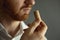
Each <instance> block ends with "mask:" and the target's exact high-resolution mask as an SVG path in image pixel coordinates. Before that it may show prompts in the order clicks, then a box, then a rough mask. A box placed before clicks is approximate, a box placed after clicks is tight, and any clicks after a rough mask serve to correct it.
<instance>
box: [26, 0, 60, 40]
mask: <svg viewBox="0 0 60 40" xmlns="http://www.w3.org/2000/svg"><path fill="white" fill-rule="evenodd" d="M59 2H60V0H36V4H35V6H34V7H33V9H32V10H31V13H30V17H29V19H28V20H27V21H28V22H27V21H26V23H30V22H32V21H33V20H34V16H33V11H34V10H36V9H38V10H40V13H41V17H42V19H43V20H44V21H45V22H46V24H47V25H48V28H49V29H48V31H47V34H46V37H47V39H48V40H60V3H59Z"/></svg>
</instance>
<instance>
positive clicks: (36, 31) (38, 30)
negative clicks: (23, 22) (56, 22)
mask: <svg viewBox="0 0 60 40" xmlns="http://www.w3.org/2000/svg"><path fill="white" fill-rule="evenodd" d="M34 16H35V20H34V22H32V23H31V24H29V28H28V29H26V30H24V31H25V32H24V34H23V36H22V38H21V40H47V39H46V37H45V33H46V31H47V25H46V24H45V23H44V21H43V20H42V19H41V17H40V14H39V11H38V10H37V11H35V12H34Z"/></svg>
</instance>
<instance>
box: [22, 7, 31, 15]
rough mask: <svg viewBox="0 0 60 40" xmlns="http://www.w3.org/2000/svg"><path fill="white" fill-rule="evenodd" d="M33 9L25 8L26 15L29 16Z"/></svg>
mask: <svg viewBox="0 0 60 40" xmlns="http://www.w3.org/2000/svg"><path fill="white" fill-rule="evenodd" d="M30 10H31V8H23V11H24V12H25V14H29V12H30Z"/></svg>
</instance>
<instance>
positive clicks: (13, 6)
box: [6, 0, 24, 14]
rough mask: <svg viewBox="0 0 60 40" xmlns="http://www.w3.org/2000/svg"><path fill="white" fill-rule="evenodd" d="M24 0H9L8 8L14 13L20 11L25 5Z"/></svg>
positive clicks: (7, 2)
mask: <svg viewBox="0 0 60 40" xmlns="http://www.w3.org/2000/svg"><path fill="white" fill-rule="evenodd" d="M23 4H24V0H7V1H6V5H7V6H8V9H9V10H10V11H11V12H13V13H15V14H16V13H18V11H19V10H20V8H21V7H22V6H23Z"/></svg>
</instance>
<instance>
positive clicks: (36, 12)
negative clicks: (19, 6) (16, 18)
mask: <svg viewBox="0 0 60 40" xmlns="http://www.w3.org/2000/svg"><path fill="white" fill-rule="evenodd" d="M34 16H35V20H36V21H41V16H40V12H39V10H36V11H35V12H34Z"/></svg>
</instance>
